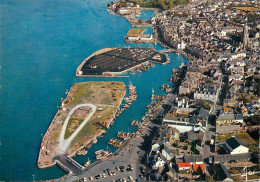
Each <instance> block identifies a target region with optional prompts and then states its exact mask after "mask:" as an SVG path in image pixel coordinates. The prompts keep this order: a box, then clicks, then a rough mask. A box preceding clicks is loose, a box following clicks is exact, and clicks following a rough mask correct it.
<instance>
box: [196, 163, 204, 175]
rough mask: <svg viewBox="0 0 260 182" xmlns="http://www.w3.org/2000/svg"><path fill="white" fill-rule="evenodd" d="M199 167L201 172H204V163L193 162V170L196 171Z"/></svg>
mask: <svg viewBox="0 0 260 182" xmlns="http://www.w3.org/2000/svg"><path fill="white" fill-rule="evenodd" d="M199 167H200V169H201V170H202V172H203V173H205V169H204V165H203V164H193V170H194V171H197V170H198V169H199Z"/></svg>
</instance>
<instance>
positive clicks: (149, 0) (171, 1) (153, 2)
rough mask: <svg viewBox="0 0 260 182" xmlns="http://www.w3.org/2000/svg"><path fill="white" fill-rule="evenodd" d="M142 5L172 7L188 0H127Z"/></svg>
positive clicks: (162, 7) (164, 8)
mask: <svg viewBox="0 0 260 182" xmlns="http://www.w3.org/2000/svg"><path fill="white" fill-rule="evenodd" d="M128 1H129V2H133V3H135V4H139V5H140V6H143V7H156V8H161V9H163V10H167V9H171V8H174V7H175V6H177V5H180V4H187V3H189V0H128Z"/></svg>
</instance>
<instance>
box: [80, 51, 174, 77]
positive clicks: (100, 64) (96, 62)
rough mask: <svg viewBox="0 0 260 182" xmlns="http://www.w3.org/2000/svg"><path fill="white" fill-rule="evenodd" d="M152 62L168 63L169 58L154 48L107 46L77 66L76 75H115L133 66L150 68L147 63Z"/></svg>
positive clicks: (138, 68) (139, 68)
mask: <svg viewBox="0 0 260 182" xmlns="http://www.w3.org/2000/svg"><path fill="white" fill-rule="evenodd" d="M150 62H155V63H159V64H166V63H169V58H168V56H167V55H166V54H164V53H159V52H158V51H156V50H155V49H153V48H141V47H135V48H130V47H128V48H126V47H123V48H105V49H101V50H99V51H97V52H95V53H93V54H92V55H90V56H89V57H88V58H86V59H85V60H84V61H83V62H82V63H81V64H80V65H79V67H78V68H77V71H76V76H84V75H88V76H97V75H101V76H108V77H109V76H115V75H119V74H122V73H124V72H126V71H128V70H132V69H133V68H137V70H139V71H141V70H145V69H148V67H147V66H145V65H146V64H149V63H150Z"/></svg>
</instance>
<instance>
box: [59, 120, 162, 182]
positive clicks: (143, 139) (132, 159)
mask: <svg viewBox="0 0 260 182" xmlns="http://www.w3.org/2000/svg"><path fill="white" fill-rule="evenodd" d="M158 127H159V125H158V124H157V123H155V122H154V121H147V123H146V124H144V125H143V127H142V128H140V129H141V130H142V132H140V133H138V132H137V134H136V136H135V137H133V138H130V139H129V140H128V141H126V142H125V143H124V144H123V146H122V147H121V148H120V149H119V150H118V151H117V153H118V154H119V155H113V156H112V157H109V158H108V159H106V160H104V161H100V162H97V163H94V164H92V165H90V166H89V167H87V168H86V169H85V171H84V172H83V173H81V174H79V175H76V176H71V177H69V178H67V179H64V180H62V181H74V180H78V179H82V178H83V177H87V178H89V177H90V176H91V177H95V176H96V175H98V174H104V170H105V169H107V168H109V169H110V170H111V171H114V172H116V175H115V176H108V174H106V178H100V179H95V181H102V182H103V181H112V180H117V179H120V178H125V179H127V178H128V177H129V176H132V177H133V179H134V180H136V179H139V180H140V181H145V179H144V178H142V177H140V174H141V172H140V168H141V167H142V166H144V165H145V164H146V161H147V159H146V156H147V151H148V150H149V149H150V146H151V140H152V138H153V137H152V136H153V135H154V134H155V133H156V132H157V129H158ZM139 131H140V130H139ZM128 164H131V166H132V168H133V171H130V172H127V171H126V170H125V171H124V172H123V173H122V172H120V171H116V169H115V168H116V167H119V166H124V167H125V169H126V168H127V165H128Z"/></svg>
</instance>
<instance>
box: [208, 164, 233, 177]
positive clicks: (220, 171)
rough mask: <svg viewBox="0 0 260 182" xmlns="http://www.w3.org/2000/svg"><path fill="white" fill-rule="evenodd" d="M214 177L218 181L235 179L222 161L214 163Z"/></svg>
mask: <svg viewBox="0 0 260 182" xmlns="http://www.w3.org/2000/svg"><path fill="white" fill-rule="evenodd" d="M213 177H214V179H215V180H216V181H233V179H232V177H231V174H230V173H229V172H228V170H227V168H226V166H224V165H223V164H222V163H219V164H215V165H214V174H213Z"/></svg>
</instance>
